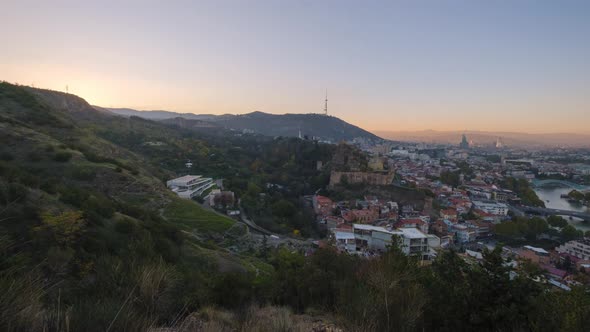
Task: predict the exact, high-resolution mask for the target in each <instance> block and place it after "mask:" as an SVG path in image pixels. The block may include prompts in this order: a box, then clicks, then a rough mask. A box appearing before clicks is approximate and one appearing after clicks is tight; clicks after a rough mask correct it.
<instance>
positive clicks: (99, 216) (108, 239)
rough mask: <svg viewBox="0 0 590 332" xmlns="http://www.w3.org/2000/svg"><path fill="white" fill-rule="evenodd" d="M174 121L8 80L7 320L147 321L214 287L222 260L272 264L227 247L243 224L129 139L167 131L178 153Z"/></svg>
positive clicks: (0, 277)
mask: <svg viewBox="0 0 590 332" xmlns="http://www.w3.org/2000/svg"><path fill="white" fill-rule="evenodd" d="M175 133H177V130H175V129H172V128H168V127H166V126H164V125H162V124H157V123H152V122H145V121H143V120H142V121H136V120H135V121H128V122H123V123H121V121H120V118H118V117H115V116H113V115H111V114H107V113H104V112H100V111H97V110H95V109H94V108H92V107H91V106H90V105H88V104H87V103H86V102H85V101H84V100H83V99H81V98H79V97H76V96H73V95H68V94H64V93H60V92H54V91H49V90H40V89H31V88H26V87H19V86H14V85H10V84H7V83H0V141H1V142H2V144H0V222H1V223H0V254H1V255H2V259H1V260H0V261H1V263H0V292H1V293H2V298H1V299H0V311H1V312H2V316H1V317H2V319H0V329H2V330H6V331H8V330H49V331H56V330H59V331H61V330H62V328H63V324H68V325H69V326H70V329H71V330H75V331H91V330H94V331H104V330H106V329H107V327H109V325H110V326H111V330H117V331H118V330H145V329H147V328H148V327H149V326H153V324H160V323H162V322H163V321H166V320H167V319H168V318H169V317H171V316H170V315H171V313H178V312H180V311H181V310H184V309H183V308H185V309H186V308H191V307H193V308H194V307H195V305H196V304H198V303H199V301H201V300H200V299H204V298H208V299H213V298H214V295H213V293H211V292H212V291H213V290H214V289H215V288H214V282H213V280H215V279H214V278H215V276H216V275H218V273H220V271H221V270H223V271H243V272H244V273H246V272H248V271H254V269H256V270H257V271H262V270H264V269H266V270H268V268H269V267H268V265H265V264H264V263H261V262H259V261H257V260H256V259H255V258H252V257H245V256H241V255H235V254H231V253H229V252H228V251H227V249H225V248H224V244H223V242H225V241H230V240H231V239H232V236H233V235H230V234H236V235H237V236H243V235H244V231H245V229H244V227H238V225H236V223H235V221H233V220H232V219H229V218H227V217H224V216H221V215H218V214H217V213H214V212H211V211H208V210H205V209H203V208H202V207H200V205H198V204H197V203H195V202H191V201H185V200H181V199H179V198H177V197H176V196H175V195H173V194H172V193H171V192H170V191H169V190H167V189H166V187H165V185H164V182H163V180H164V179H167V178H169V177H171V176H173V175H174V174H175V173H174V172H173V171H172V170H170V168H166V167H163V168H162V167H156V166H155V162H154V159H152V157H151V155H150V154H146V153H145V151H146V150H141V149H130V148H129V147H131V146H133V144H134V143H133V140H134V139H135V140H136V141H137V142H138V145H140V146H143V145H142V143H143V142H145V140H144V139H146V138H147V139H150V140H160V139H161V140H166V142H168V144H167V146H168V150H169V151H170V153H171V154H177V152H176V151H175V150H178V149H179V146H175V145H174V142H173V141H174V140H175V139H177V138H180V136H178V135H177V134H175ZM144 135H145V136H146V137H145V138H144V137H143V136H144ZM175 135H177V136H175ZM123 138H124V142H126V143H125V144H117V143H116V141H117V139H123ZM139 142H141V143H139ZM228 231H229V232H228ZM255 266H257V267H255ZM265 266H266V267H265ZM258 275H259V276H260V277H263V276H264V273H262V272H258ZM203 284H209V285H211V286H210V287H211V288H210V289H209V290H207V291H204V290H203V289H200V287H199V285H203ZM197 293H198V294H197ZM131 294H133V299H134V300H133V304H128V305H124V303H125V299H126V297H127V296H128V295H129V296H131ZM211 296H213V297H211ZM60 307H61V308H62V309H61V311H60ZM118 310H120V312H119V314H118V315H117V311H118ZM114 317H117V319H116V320H113V318H114ZM66 319H67V320H68V322H67V323H65V320H66ZM60 321H61V324H62V326H61V328H60ZM6 324H8V325H6Z"/></svg>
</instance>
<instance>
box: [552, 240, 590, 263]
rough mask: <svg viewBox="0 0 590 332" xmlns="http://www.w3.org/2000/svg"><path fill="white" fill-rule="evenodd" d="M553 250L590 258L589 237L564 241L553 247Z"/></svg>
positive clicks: (585, 258)
mask: <svg viewBox="0 0 590 332" xmlns="http://www.w3.org/2000/svg"><path fill="white" fill-rule="evenodd" d="M555 251H557V252H558V253H566V254H570V255H572V256H574V257H578V258H580V259H583V260H590V238H584V239H581V240H573V241H569V242H566V243H564V244H563V245H561V246H559V247H557V248H555Z"/></svg>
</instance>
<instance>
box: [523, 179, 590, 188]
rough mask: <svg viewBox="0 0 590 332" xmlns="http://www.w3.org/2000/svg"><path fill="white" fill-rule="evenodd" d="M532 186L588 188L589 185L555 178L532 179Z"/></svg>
mask: <svg viewBox="0 0 590 332" xmlns="http://www.w3.org/2000/svg"><path fill="white" fill-rule="evenodd" d="M532 183H533V186H535V187H537V188H540V187H550V186H551V187H561V188H571V189H576V190H590V187H588V186H584V185H581V184H577V183H573V182H569V181H564V180H557V179H546V180H539V179H534V180H533V181H532Z"/></svg>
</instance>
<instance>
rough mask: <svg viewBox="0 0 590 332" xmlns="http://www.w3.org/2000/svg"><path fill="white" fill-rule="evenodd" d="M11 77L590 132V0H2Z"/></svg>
mask: <svg viewBox="0 0 590 332" xmlns="http://www.w3.org/2000/svg"><path fill="white" fill-rule="evenodd" d="M0 31H2V33H0V45H1V46H0V80H5V81H9V82H18V83H20V84H26V85H31V84H34V85H35V86H36V87H43V88H50V89H55V90H65V86H66V85H68V86H69V91H70V92H71V93H74V94H77V95H79V96H81V97H83V98H85V99H86V100H88V101H89V102H90V103H92V104H95V105H100V106H105V107H130V108H136V109H164V110H169V111H177V112H192V113H215V114H221V113H248V112H252V111H262V112H269V113H311V112H321V111H322V109H323V99H324V93H325V89H326V88H327V89H328V94H329V96H328V98H329V100H330V101H329V111H330V113H331V114H332V115H334V116H338V117H340V118H342V119H344V120H346V121H349V122H351V123H353V124H356V125H359V126H361V127H363V128H365V129H369V130H392V131H399V130H421V129H437V130H502V131H520V132H578V133H590V1H567V0H564V1H518V0H515V1H475V0H474V1H467V0H466V1H458V0H457V1H438V0H433V1H419V0H418V1H410V0H408V1H321V0H316V1H286V0H285V1H279V0H275V1H256V0H249V1H246V0H244V1H221V0H218V1H207V2H206V1H124V0H122V1H80V0H78V1H59V0H57V1H26V0H18V1H12V0H0Z"/></svg>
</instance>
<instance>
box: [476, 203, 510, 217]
mask: <svg viewBox="0 0 590 332" xmlns="http://www.w3.org/2000/svg"><path fill="white" fill-rule="evenodd" d="M473 205H474V206H475V208H477V209H480V210H482V211H483V212H485V213H489V214H493V215H497V216H505V215H508V205H506V204H504V203H499V202H493V201H473Z"/></svg>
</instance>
